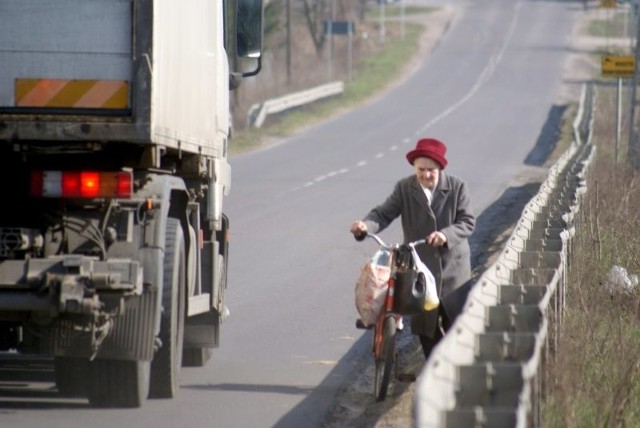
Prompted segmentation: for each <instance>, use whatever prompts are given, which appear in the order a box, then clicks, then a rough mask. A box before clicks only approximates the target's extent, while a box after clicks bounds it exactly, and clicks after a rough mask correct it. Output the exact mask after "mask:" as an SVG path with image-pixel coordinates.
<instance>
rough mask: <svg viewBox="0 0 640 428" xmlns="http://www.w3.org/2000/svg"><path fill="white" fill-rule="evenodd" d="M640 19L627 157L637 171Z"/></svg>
mask: <svg viewBox="0 0 640 428" xmlns="http://www.w3.org/2000/svg"><path fill="white" fill-rule="evenodd" d="M638 19H639V21H638V22H637V23H636V52H635V56H636V62H635V69H634V71H633V79H632V80H631V108H630V110H631V113H630V118H631V120H630V121H629V147H628V149H627V150H628V152H627V156H628V158H629V162H630V163H631V166H633V167H634V168H635V169H640V147H638V143H639V141H638V136H637V134H636V130H635V121H636V115H635V109H636V92H637V88H636V87H637V85H638V61H639V60H640V49H639V45H640V44H639V43H638V40H640V13H638Z"/></svg>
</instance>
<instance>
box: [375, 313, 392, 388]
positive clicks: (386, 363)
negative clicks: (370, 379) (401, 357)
mask: <svg viewBox="0 0 640 428" xmlns="http://www.w3.org/2000/svg"><path fill="white" fill-rule="evenodd" d="M396 327H397V321H396V319H395V317H393V316H388V317H386V318H385V320H384V323H383V325H382V338H381V341H380V355H378V356H377V358H376V377H375V381H374V391H373V392H374V395H375V397H376V400H377V401H382V400H384V399H385V398H386V397H387V389H388V388H389V382H390V381H391V371H392V368H393V363H394V359H395V355H394V354H395V345H396Z"/></svg>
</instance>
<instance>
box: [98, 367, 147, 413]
mask: <svg viewBox="0 0 640 428" xmlns="http://www.w3.org/2000/svg"><path fill="white" fill-rule="evenodd" d="M149 367H150V364H149V361H129V360H107V359H105V360H95V361H93V362H92V363H91V364H90V365H89V394H88V395H89V403H90V404H91V405H92V406H96V407H140V406H141V405H142V403H143V402H144V400H146V398H147V394H148V393H149Z"/></svg>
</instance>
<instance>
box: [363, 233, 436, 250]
mask: <svg viewBox="0 0 640 428" xmlns="http://www.w3.org/2000/svg"><path fill="white" fill-rule="evenodd" d="M365 238H372V239H373V240H375V241H376V242H377V243H378V244H380V246H381V247H383V248H393V247H394V246H393V245H387V244H385V242H384V241H383V240H382V238H380V237H379V236H378V235H376V234H375V233H368V232H364V233H363V234H361V235H359V236H356V240H358V241H363V240H364V239H365ZM426 243H427V240H426V239H418V240H417V241H412V242H409V243H408V244H407V245H408V246H409V247H415V246H416V245H422V244H426Z"/></svg>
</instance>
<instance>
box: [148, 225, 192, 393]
mask: <svg viewBox="0 0 640 428" xmlns="http://www.w3.org/2000/svg"><path fill="white" fill-rule="evenodd" d="M185 266H186V257H185V244H184V237H183V235H182V229H181V227H180V223H179V221H178V220H177V219H175V218H171V217H170V218H168V219H167V228H166V234H165V253H164V263H163V269H164V274H163V284H162V317H161V320H160V340H161V341H162V346H161V347H160V349H159V350H158V351H156V354H155V355H154V357H153V361H152V363H151V384H150V394H149V397H150V398H173V397H174V396H175V395H176V393H177V392H178V388H179V384H178V378H179V375H180V367H182V346H183V343H184V322H185V308H186V289H185V287H186V276H185Z"/></svg>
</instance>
